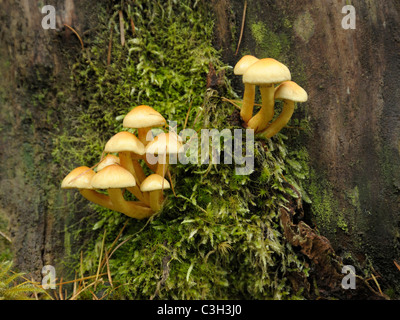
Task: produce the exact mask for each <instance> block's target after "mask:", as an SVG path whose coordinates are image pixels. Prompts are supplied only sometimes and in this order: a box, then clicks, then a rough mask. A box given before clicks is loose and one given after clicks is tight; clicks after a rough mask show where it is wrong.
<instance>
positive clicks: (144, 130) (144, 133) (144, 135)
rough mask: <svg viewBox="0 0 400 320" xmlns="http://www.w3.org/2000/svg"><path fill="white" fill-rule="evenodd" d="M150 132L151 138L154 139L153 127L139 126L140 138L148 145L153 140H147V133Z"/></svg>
mask: <svg viewBox="0 0 400 320" xmlns="http://www.w3.org/2000/svg"><path fill="white" fill-rule="evenodd" d="M149 132H150V135H151V140H152V139H153V134H152V133H151V127H147V128H138V138H139V140H140V141H141V142H142V143H143V144H144V145H145V146H146V145H147V144H148V143H149V142H150V141H151V140H147V135H148V133H149Z"/></svg>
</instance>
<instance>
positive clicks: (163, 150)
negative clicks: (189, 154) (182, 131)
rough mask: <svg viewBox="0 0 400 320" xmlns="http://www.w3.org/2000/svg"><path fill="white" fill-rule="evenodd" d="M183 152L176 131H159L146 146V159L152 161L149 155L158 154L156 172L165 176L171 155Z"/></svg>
mask: <svg viewBox="0 0 400 320" xmlns="http://www.w3.org/2000/svg"><path fill="white" fill-rule="evenodd" d="M181 152H183V145H182V139H181V137H179V136H178V135H177V134H176V133H174V132H170V133H164V132H163V133H161V134H159V135H157V136H156V137H155V138H154V140H153V141H151V142H150V143H149V144H148V145H147V146H146V157H147V158H148V159H147V160H148V161H149V162H150V163H152V162H154V160H153V159H151V158H150V157H151V156H154V155H158V163H157V170H156V174H158V175H160V176H161V177H163V178H164V177H165V174H166V172H167V170H168V165H169V163H170V157H171V155H174V156H177V155H178V154H179V153H181Z"/></svg>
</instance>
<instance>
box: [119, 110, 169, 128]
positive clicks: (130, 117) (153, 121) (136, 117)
mask: <svg viewBox="0 0 400 320" xmlns="http://www.w3.org/2000/svg"><path fill="white" fill-rule="evenodd" d="M166 123H167V121H166V120H165V118H164V117H163V116H162V115H161V114H160V113H159V112H158V111H156V110H154V109H153V108H152V107H149V106H146V105H140V106H137V107H134V108H133V109H132V110H131V111H129V112H128V114H127V115H126V116H125V118H124V121H123V123H122V125H123V126H124V127H126V128H135V129H139V128H150V127H162V126H164V125H165V124H166Z"/></svg>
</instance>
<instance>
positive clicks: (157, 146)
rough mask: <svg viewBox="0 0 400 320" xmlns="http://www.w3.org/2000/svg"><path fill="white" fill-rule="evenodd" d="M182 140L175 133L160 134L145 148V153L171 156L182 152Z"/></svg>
mask: <svg viewBox="0 0 400 320" xmlns="http://www.w3.org/2000/svg"><path fill="white" fill-rule="evenodd" d="M181 141H182V138H181V137H180V136H178V135H177V134H176V133H172V132H171V133H165V132H163V133H161V134H159V135H158V136H156V137H155V138H154V140H153V141H151V142H149V144H148V145H147V146H146V153H152V154H172V153H176V154H177V153H180V152H183V148H182V146H183V145H182V143H181Z"/></svg>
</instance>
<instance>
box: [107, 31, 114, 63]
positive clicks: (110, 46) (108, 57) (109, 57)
mask: <svg viewBox="0 0 400 320" xmlns="http://www.w3.org/2000/svg"><path fill="white" fill-rule="evenodd" d="M112 38H113V28H111V32H110V42H109V43H108V54H107V65H108V66H109V65H110V63H111V48H112Z"/></svg>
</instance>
